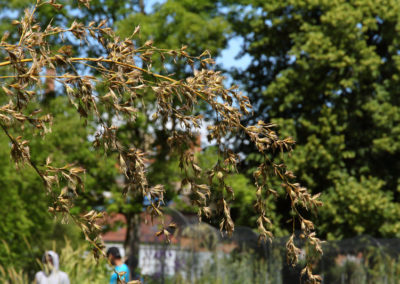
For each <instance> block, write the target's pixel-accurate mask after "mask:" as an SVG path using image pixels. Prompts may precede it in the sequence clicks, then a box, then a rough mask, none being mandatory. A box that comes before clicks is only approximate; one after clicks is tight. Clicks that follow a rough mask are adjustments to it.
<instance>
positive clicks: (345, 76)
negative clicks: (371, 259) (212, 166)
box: [225, 0, 400, 238]
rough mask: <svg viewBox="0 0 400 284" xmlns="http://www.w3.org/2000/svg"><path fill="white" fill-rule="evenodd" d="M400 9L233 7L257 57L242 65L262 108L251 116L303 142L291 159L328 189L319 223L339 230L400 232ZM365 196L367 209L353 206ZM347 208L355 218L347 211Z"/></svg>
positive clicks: (383, 5)
mask: <svg viewBox="0 0 400 284" xmlns="http://www.w3.org/2000/svg"><path fill="white" fill-rule="evenodd" d="M225 2H228V3H229V2H230V1H225ZM236 3H238V2H236ZM399 9H400V5H399V2H398V1H312V0H310V1H309V0H292V1H256V0H255V1H241V2H240V5H236V6H235V8H234V9H233V10H232V13H231V14H230V18H231V20H232V22H233V23H234V30H235V32H236V34H237V35H239V36H241V37H243V38H244V42H245V44H244V46H243V54H248V55H250V56H251V57H252V61H251V62H250V65H249V66H248V68H246V69H245V70H236V72H235V74H236V75H235V78H237V79H238V80H241V81H242V83H243V87H244V88H245V90H246V92H247V94H248V95H249V97H250V98H251V99H252V101H253V102H254V105H255V106H256V107H255V115H254V116H252V117H250V118H248V121H250V122H251V121H256V120H258V119H263V120H266V121H272V122H276V123H278V124H280V125H285V126H286V127H285V128H284V129H281V134H283V135H290V136H292V137H293V138H294V139H295V140H296V151H295V154H294V155H293V158H292V159H291V160H290V162H288V163H289V165H290V166H291V167H292V168H293V169H294V171H295V172H296V173H297V175H298V177H299V180H300V181H301V182H302V183H304V184H305V185H307V186H308V187H309V188H310V189H311V190H312V191H313V192H314V193H319V192H322V193H323V195H324V194H325V193H326V196H325V198H324V201H325V203H326V206H325V207H324V208H325V209H322V210H321V216H322V218H320V219H319V220H320V222H321V227H320V228H321V230H322V232H323V234H328V233H329V235H330V236H331V237H336V238H338V237H348V236H352V235H353V234H357V233H368V234H373V235H375V236H386V237H389V236H390V237H393V236H398V230H397V227H398V224H399V221H398V219H394V215H392V212H394V211H398V208H399V204H398V201H399V193H398V189H399V179H398V174H397V173H398V172H399V166H400V164H399V162H398V156H399V153H400V152H399V145H400V143H399V142H400V141H399V135H398V133H399V131H400V128H399V125H400V124H399V119H400V116H399V113H400V112H399V96H398V90H399V82H400V81H399V68H400V65H399V63H400V61H399V40H400V38H399V33H398V31H399V28H400V21H399V13H398V12H399ZM241 141H243V139H242V140H241ZM239 149H241V150H242V151H243V152H245V153H251V152H253V151H254V147H253V146H252V145H246V144H244V143H241V144H240V145H239ZM247 161H249V160H247ZM248 164H250V165H251V163H248ZM360 192H363V193H365V194H361V193H360ZM358 197H359V198H360V199H361V200H357V204H359V203H358V202H360V204H359V205H360V206H361V204H365V206H366V207H367V209H366V210H359V208H358V209H357V210H353V209H352V208H353V207H354V205H351V204H353V201H354V202H355V200H356V199H357V198H358ZM382 199H383V200H384V202H383V203H381V201H382ZM382 204H387V206H381V205H382ZM356 207H359V206H356ZM361 207H363V208H364V205H362V206H361ZM394 208H397V209H394ZM347 211H350V212H351V216H352V217H351V218H350V217H349V216H347V218H345V217H344V216H343V215H341V214H339V212H342V213H343V212H347ZM333 212H336V213H335V214H336V215H335V217H333V215H332V214H333ZM388 216H392V217H393V219H390V220H392V221H389V222H388V223H387V221H388V219H387V217H388ZM332 218H333V219H334V220H335V221H334V222H332ZM371 218H372V219H371ZM339 219H340V220H339ZM367 219H369V220H375V221H374V222H372V223H370V224H369V223H368V222H367V221H366V220H367ZM389 223H391V224H392V225H390V224H389ZM382 226H384V227H385V229H383V228H382ZM350 228H351V229H350Z"/></svg>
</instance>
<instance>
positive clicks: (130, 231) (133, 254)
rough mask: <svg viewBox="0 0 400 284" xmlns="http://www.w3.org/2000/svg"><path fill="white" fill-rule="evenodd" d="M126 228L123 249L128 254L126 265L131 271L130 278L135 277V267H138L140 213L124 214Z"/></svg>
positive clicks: (136, 276) (136, 275)
mask: <svg viewBox="0 0 400 284" xmlns="http://www.w3.org/2000/svg"><path fill="white" fill-rule="evenodd" d="M126 222H127V230H126V238H125V244H124V247H125V251H126V255H127V256H128V261H127V265H128V267H129V270H130V272H131V279H137V278H138V277H139V275H138V274H137V268H138V267H139V245H140V239H139V231H140V213H130V214H127V215H126Z"/></svg>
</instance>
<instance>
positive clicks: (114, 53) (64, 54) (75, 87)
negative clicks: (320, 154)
mask: <svg viewBox="0 0 400 284" xmlns="http://www.w3.org/2000/svg"><path fill="white" fill-rule="evenodd" d="M79 2H80V3H82V4H83V5H85V6H86V7H89V1H87V0H80V1H79ZM42 5H52V6H53V7H55V8H56V9H61V8H62V7H61V5H60V4H57V3H56V2H55V1H50V2H42V1H41V0H38V1H37V4H36V5H35V6H34V7H33V8H32V9H31V10H26V12H25V14H24V16H23V18H22V19H21V21H16V22H15V23H14V24H16V25H19V27H20V31H21V36H20V39H19V41H18V42H17V43H12V42H8V41H7V40H8V37H7V35H4V36H3V38H2V40H1V42H0V50H1V52H2V53H5V54H7V58H6V59H5V60H4V61H3V62H0V67H1V68H3V69H5V68H7V72H8V73H9V74H10V75H8V76H3V77H1V78H2V79H3V82H2V89H3V91H4V92H5V94H6V95H7V96H8V97H9V100H10V102H9V103H8V104H6V105H3V106H1V107H0V123H1V126H2V129H3V131H4V132H5V133H6V134H7V136H8V137H9V139H10V141H11V142H12V157H13V159H14V161H15V162H16V163H18V164H21V163H28V164H30V165H31V166H32V167H34V168H35V170H36V172H37V173H38V174H39V175H40V177H41V178H42V179H43V182H44V184H45V186H46V188H47V190H48V192H49V193H50V194H51V195H52V196H53V197H54V198H53V200H54V204H53V206H52V207H51V208H50V211H52V212H54V213H55V212H61V213H63V214H69V210H70V208H71V207H72V206H73V201H74V198H76V196H77V195H78V194H79V193H80V192H81V191H83V190H84V187H83V181H82V178H81V175H82V174H83V173H84V169H82V168H80V167H79V166H74V165H66V166H64V167H55V166H53V165H52V163H51V160H50V159H48V161H47V163H46V165H40V166H38V165H35V164H34V163H33V162H32V161H31V159H30V155H34V153H29V148H28V141H24V140H23V139H22V138H21V137H17V138H14V137H13V136H12V135H11V134H10V133H9V132H8V131H7V129H9V128H10V127H13V126H15V125H25V124H27V125H29V124H30V125H32V126H33V127H34V128H36V129H38V131H39V132H40V134H41V135H43V136H45V134H46V133H47V132H49V131H50V129H51V121H52V116H51V113H49V114H45V115H41V116H39V115H38V114H39V113H40V111H37V112H35V113H30V114H26V112H27V106H28V105H29V103H31V102H34V101H35V100H37V99H38V95H40V92H41V90H40V88H38V86H39V87H40V86H41V84H42V81H43V80H44V79H45V78H51V79H53V80H55V81H56V82H58V83H59V84H61V85H62V86H63V87H64V90H65V94H66V96H67V97H68V98H69V101H70V103H71V104H72V105H73V106H74V107H75V108H76V110H77V112H78V113H79V114H80V116H81V117H82V118H84V119H85V120H91V121H93V122H95V123H96V124H97V125H99V128H98V130H97V132H96V133H94V141H93V146H94V147H96V148H101V149H103V150H104V151H105V152H111V151H112V152H117V153H118V161H117V162H118V164H119V168H120V169H121V173H122V174H123V175H124V176H125V180H126V185H125V187H124V192H123V193H127V192H135V193H137V194H141V195H143V196H146V197H147V198H148V199H149V201H150V205H149V207H148V210H149V212H150V213H151V214H152V216H158V215H162V205H163V200H164V187H163V186H162V185H156V186H151V185H149V182H148V181H147V177H146V176H147V174H146V160H147V156H148V153H146V151H145V149H139V148H137V147H133V146H132V145H124V144H123V143H122V142H121V141H118V138H117V137H118V135H117V133H118V131H119V129H118V126H115V125H110V124H109V123H108V122H107V121H105V120H104V119H103V115H102V113H100V111H99V109H100V108H99V106H100V105H101V106H102V109H106V111H107V115H108V116H109V117H119V118H120V119H123V120H132V121H134V120H135V119H136V118H137V116H138V115H139V113H140V112H141V111H143V110H142V109H143V108H144V105H143V101H142V98H143V97H144V96H145V95H146V94H150V93H151V94H153V95H154V97H155V101H154V105H153V108H154V111H155V113H154V114H153V117H152V119H153V121H154V123H158V124H163V125H165V124H167V123H168V122H169V121H175V122H176V123H177V124H178V125H179V126H180V128H179V131H177V130H174V131H172V132H171V134H170V137H169V138H168V145H169V146H170V148H171V151H176V152H178V153H179V155H180V167H181V169H182V171H183V173H184V174H185V178H184V179H183V180H182V182H181V184H182V186H186V187H189V190H190V192H191V197H192V202H193V204H194V205H196V206H198V208H199V216H200V217H201V216H205V217H207V218H210V217H211V216H212V215H215V214H217V215H218V216H220V217H221V223H220V229H221V231H226V232H227V233H228V234H231V233H232V232H233V231H234V223H233V221H232V218H231V216H230V208H229V202H230V200H232V199H234V192H233V190H232V188H231V187H229V186H228V185H227V184H226V183H225V178H226V177H227V176H228V175H229V174H231V173H234V172H236V171H237V165H238V163H239V162H240V159H239V155H238V154H237V153H234V152H233V151H232V150H231V149H230V148H229V143H228V142H227V141H228V139H227V138H228V137H229V136H232V135H247V137H248V138H249V140H250V141H251V142H252V143H253V144H254V145H255V147H256V148H257V149H258V151H259V152H260V154H261V155H262V156H263V161H262V163H261V164H260V165H259V167H258V169H257V170H256V171H255V172H254V179H255V183H256V186H257V191H256V192H255V193H254V194H255V195H256V196H257V201H256V204H255V208H256V210H257V212H258V214H259V217H258V219H257V225H258V229H259V232H260V238H261V239H267V238H271V237H272V233H271V231H270V227H271V225H272V222H271V220H270V219H269V218H268V217H267V215H268V212H266V198H267V196H268V195H269V194H273V195H277V193H276V191H275V190H273V189H271V187H270V186H269V185H268V181H269V179H270V178H271V177H272V176H276V177H277V178H278V179H280V181H281V182H282V186H283V187H284V188H285V189H286V192H287V196H288V198H290V201H291V210H292V211H293V212H294V213H295V216H296V218H297V219H296V220H297V221H298V222H299V223H300V224H301V228H302V232H303V237H304V239H306V240H308V242H309V243H310V244H312V245H314V246H315V247H316V250H318V251H320V241H319V240H318V239H317V238H316V237H315V234H314V228H313V224H312V222H311V221H309V220H306V219H305V218H304V217H303V216H302V214H301V213H300V212H299V211H298V207H303V208H306V209H308V210H312V209H314V208H316V207H318V206H320V205H321V202H320V201H319V200H318V196H312V195H311V194H310V193H309V192H308V191H307V190H306V189H305V188H304V187H301V186H300V185H299V184H297V183H295V182H293V180H294V178H295V177H294V174H293V173H292V172H291V171H290V170H288V169H287V168H286V165H285V164H284V163H283V161H281V162H279V163H278V162H276V160H277V159H274V158H273V157H274V156H276V155H279V153H281V154H282V155H283V153H285V152H291V151H292V147H293V145H294V143H295V141H294V140H293V139H291V138H285V139H280V138H279V137H278V135H277V134H276V132H275V130H274V129H275V125H273V124H269V123H265V122H263V121H259V122H258V123H257V125H250V126H244V125H243V124H242V121H243V119H244V117H245V116H249V115H251V108H252V106H251V103H250V101H249V98H248V97H246V96H244V95H242V94H241V93H240V92H238V91H237V87H235V86H233V87H231V88H226V87H225V86H224V84H223V81H224V77H223V76H222V75H221V72H218V71H214V70H210V69H207V67H208V66H210V65H212V64H213V63H214V61H213V60H212V58H211V57H210V54H209V53H208V52H204V53H203V54H201V55H200V56H190V55H189V54H188V53H187V52H186V51H185V49H186V47H185V46H183V47H182V48H181V49H179V50H165V49H159V48H157V47H155V46H153V43H152V42H151V41H148V42H146V43H145V44H144V45H143V46H140V47H136V46H135V44H134V41H133V40H132V39H133V38H134V37H135V36H137V34H138V33H139V30H140V29H139V27H137V28H136V29H135V31H134V33H133V34H132V35H131V37H129V38H126V39H120V38H119V37H118V36H116V35H115V34H114V32H113V30H112V29H111V28H110V27H107V24H106V21H101V22H100V23H95V22H91V23H90V24H89V25H88V26H85V25H83V24H82V23H79V22H77V21H74V22H73V23H72V25H71V26H70V27H57V26H56V27H54V26H51V25H50V24H49V25H47V26H46V27H41V26H40V25H39V24H38V23H37V22H36V21H35V13H36V10H37V8H39V7H40V6H42ZM67 33H68V34H70V35H72V36H74V37H75V38H76V39H77V40H79V41H81V42H82V44H85V45H86V46H90V45H93V44H94V42H95V44H96V45H97V46H98V48H99V46H100V47H101V48H102V50H103V51H104V56H103V57H99V58H86V57H73V50H72V48H71V46H68V45H64V46H61V48H60V49H59V50H58V51H56V52H54V51H52V50H51V48H50V44H49V42H50V40H51V39H52V38H54V37H60V38H61V39H62V38H63V37H64V36H65V35H66V34H67ZM167 58H169V59H172V60H174V59H176V58H180V59H181V60H184V61H185V62H186V63H187V65H188V66H190V67H191V68H192V69H193V74H192V76H191V77H188V78H186V79H185V80H176V79H174V78H173V77H172V75H161V74H158V73H154V72H153V71H152V64H153V60H158V61H161V62H163V61H164V60H166V59H167ZM137 62H139V63H140V64H141V65H142V66H143V67H139V66H138V65H137ZM79 66H85V67H87V68H89V69H90V70H92V71H93V74H95V75H87V73H85V75H83V74H81V73H80V71H79V70H80V69H79ZM199 68H200V70H197V69H199ZM46 70H54V72H48V73H46V72H45V71H46ZM42 74H46V75H42ZM97 84H103V86H106V89H107V90H108V91H107V92H105V93H98V92H97V91H96V86H97ZM199 102H202V103H206V104H207V105H208V107H209V108H210V109H211V110H213V111H214V113H215V117H216V121H215V122H214V124H213V125H210V126H208V128H207V131H208V139H209V140H210V141H215V142H216V143H217V144H218V145H219V155H220V157H221V159H220V160H219V162H218V163H217V164H216V165H215V166H214V167H213V168H211V169H202V168H201V167H200V166H199V165H198V164H197V163H196V159H195V156H194V153H193V147H190V145H191V144H192V141H193V137H194V136H195V133H196V131H198V130H199V129H200V127H201V124H202V122H203V121H204V117H203V116H202V115H195V114H194V113H196V111H195V108H196V106H197V105H198V103H199ZM102 111H103V110H102ZM199 177H206V179H207V180H208V181H209V183H208V184H198V182H197V181H198V180H199ZM61 179H62V180H64V181H66V182H67V186H66V187H65V188H62V189H61V190H60V189H58V191H57V190H56V189H57V188H58V187H59V184H60V180H61ZM213 181H217V182H218V184H219V187H220V188H221V189H223V190H222V191H221V190H218V191H217V190H215V189H214V188H213V187H212V184H213ZM56 192H61V193H57V194H56ZM213 197H214V198H215V199H217V202H216V203H215V204H216V207H217V208H216V209H214V208H211V207H210V200H211V199H212V198H213ZM100 217H101V214H99V213H96V212H94V211H91V212H89V213H88V214H86V215H83V216H80V217H73V218H74V220H75V221H76V223H77V224H78V225H79V226H80V227H81V228H82V230H83V232H84V233H85V236H86V238H87V239H88V240H89V241H90V242H91V243H92V244H93V245H94V247H95V251H96V253H97V254H99V253H101V248H102V246H101V243H100V241H99V239H98V232H99V230H100V228H97V227H98V226H97V225H96V222H95V221H96V219H98V218H100ZM163 232H167V230H166V229H163V230H161V231H160V234H163ZM293 236H294V235H292V238H291V240H293ZM287 248H288V258H289V260H291V261H292V260H296V259H297V255H298V253H299V251H298V249H297V248H296V247H295V246H294V243H293V241H290V240H289V242H288V244H287ZM305 273H307V274H309V273H311V272H310V270H309V269H308V268H307V270H306V271H305ZM310 275H311V276H312V274H310ZM313 279H314V278H313ZM315 279H317V278H315Z"/></svg>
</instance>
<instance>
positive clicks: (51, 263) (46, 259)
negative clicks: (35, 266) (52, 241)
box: [42, 250, 59, 274]
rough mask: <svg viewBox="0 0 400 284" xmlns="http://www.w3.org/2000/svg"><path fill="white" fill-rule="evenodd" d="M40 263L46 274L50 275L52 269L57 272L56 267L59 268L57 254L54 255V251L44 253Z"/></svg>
mask: <svg viewBox="0 0 400 284" xmlns="http://www.w3.org/2000/svg"><path fill="white" fill-rule="evenodd" d="M42 262H43V265H44V269H45V272H46V274H47V273H50V272H51V271H52V270H53V269H56V270H58V266H59V264H58V254H57V253H55V252H54V251H51V250H49V251H46V252H45V253H44V254H43V257H42Z"/></svg>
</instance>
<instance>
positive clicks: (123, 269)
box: [107, 247, 129, 284]
mask: <svg viewBox="0 0 400 284" xmlns="http://www.w3.org/2000/svg"><path fill="white" fill-rule="evenodd" d="M107 258H108V260H109V261H110V263H111V264H112V265H113V266H114V271H113V274H112V275H111V279H110V284H117V283H128V282H129V268H128V266H127V265H126V264H125V263H123V262H122V259H121V254H120V253H119V249H118V248H117V247H110V248H109V249H108V250H107ZM118 279H119V280H120V281H119V282H118Z"/></svg>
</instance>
